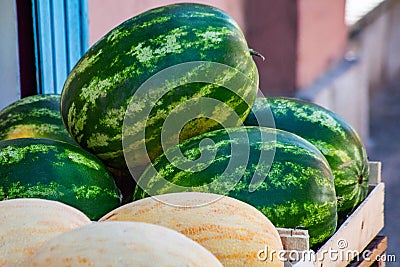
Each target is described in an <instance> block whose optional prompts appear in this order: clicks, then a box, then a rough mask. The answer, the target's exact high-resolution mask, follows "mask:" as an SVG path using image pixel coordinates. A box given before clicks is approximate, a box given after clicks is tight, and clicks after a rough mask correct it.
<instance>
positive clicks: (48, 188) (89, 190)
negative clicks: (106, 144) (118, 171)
mask: <svg viewBox="0 0 400 267" xmlns="http://www.w3.org/2000/svg"><path fill="white" fill-rule="evenodd" d="M13 198H41V199H48V200H56V201H59V202H62V203H65V204H67V205H70V206H72V207H75V208H76V209H79V210H81V211H82V212H83V213H85V214H86V215H87V216H88V217H89V218H90V219H92V220H97V219H99V218H100V217H101V216H103V215H104V214H106V213H107V212H109V211H110V210H112V209H114V208H116V207H118V206H119V205H120V197H119V192H118V189H117V188H116V186H115V183H114V180H113V178H112V177H111V176H110V174H109V173H108V171H107V169H106V167H105V166H104V165H103V163H102V162H101V161H100V160H99V159H97V158H96V157H95V156H94V155H92V154H90V153H89V152H87V151H85V150H83V149H82V148H80V147H78V146H75V145H72V144H69V143H66V142H62V141H58V140H52V139H46V138H19V139H12V140H4V141H0V200H5V199H13Z"/></svg>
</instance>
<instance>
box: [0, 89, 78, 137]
mask: <svg viewBox="0 0 400 267" xmlns="http://www.w3.org/2000/svg"><path fill="white" fill-rule="evenodd" d="M60 98H61V95H57V94H47V95H34V96H28V97H25V98H22V99H20V100H18V101H16V102H14V103H12V104H11V105H9V106H7V107H5V108H4V109H3V110H2V111H0V140H7V139H15V138H28V137H36V138H50V139H55V140H61V141H66V142H70V143H73V144H76V143H75V142H74V140H73V139H72V137H71V136H70V135H69V133H68V131H67V130H66V128H65V126H64V123H63V121H62V119H61V114H60Z"/></svg>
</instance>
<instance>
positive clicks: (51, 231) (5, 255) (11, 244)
mask: <svg viewBox="0 0 400 267" xmlns="http://www.w3.org/2000/svg"><path fill="white" fill-rule="evenodd" d="M90 223H92V222H91V221H90V219H89V218H88V217H87V216H86V215H85V214H83V213H82V212H81V211H79V210H77V209H75V208H73V207H70V206H68V205H65V204H62V203H60V202H57V201H52V200H44V199H35V198H28V199H23V198H20V199H11V200H3V201H0V266H13V267H14V266H20V265H21V264H22V263H23V262H24V261H26V260H29V257H30V256H31V255H32V254H33V253H35V251H36V250H37V249H38V247H40V246H41V245H42V244H43V243H44V242H46V241H48V240H50V239H52V238H53V237H55V236H57V235H59V234H61V233H64V232H66V231H70V230H72V229H75V228H77V227H80V226H83V225H87V224H90Z"/></svg>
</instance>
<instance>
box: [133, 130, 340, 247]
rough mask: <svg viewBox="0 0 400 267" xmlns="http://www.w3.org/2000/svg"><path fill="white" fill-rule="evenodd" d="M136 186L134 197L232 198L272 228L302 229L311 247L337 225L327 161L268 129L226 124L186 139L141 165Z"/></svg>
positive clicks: (292, 137) (288, 136)
mask: <svg viewBox="0 0 400 267" xmlns="http://www.w3.org/2000/svg"><path fill="white" fill-rule="evenodd" d="M138 185H139V186H138V187H137V188H136V190H135V193H134V199H135V200H137V199H141V198H144V197H147V196H149V195H151V196H155V195H161V194H166V193H173V192H184V191H200V192H210V193H216V194H221V195H222V194H223V195H227V196H230V197H233V198H236V199H238V200H241V201H243V202H246V203H248V204H250V205H252V206H254V207H256V208H257V209H258V210H260V211H261V212H262V213H263V214H264V215H265V216H267V217H268V219H270V221H271V222H272V223H273V224H274V225H275V226H277V227H284V228H295V227H300V226H301V227H305V228H306V229H308V231H309V234H310V244H311V245H313V246H314V245H315V246H316V245H317V244H320V243H322V242H323V241H324V240H326V239H327V238H328V237H330V236H331V235H332V234H333V233H334V232H335V229H336V226H337V200H336V194H335V187H334V183H333V175H332V172H331V170H330V168H329V165H328V162H327V161H326V159H325V158H324V156H323V155H322V154H321V152H319V150H318V149H317V148H316V147H315V146H313V145H312V144H311V143H309V142H308V141H306V140H305V139H303V138H301V137H298V136H296V135H294V134H292V133H289V132H285V131H281V130H276V129H273V128H266V127H250V126H247V127H245V126H244V127H235V128H227V129H221V130H216V131H212V132H208V133H204V134H202V135H199V136H196V137H193V138H191V139H188V140H186V141H184V142H182V143H181V144H180V145H177V146H174V147H171V148H170V149H168V150H167V151H166V152H165V153H164V154H163V155H161V156H160V157H158V158H157V159H156V160H155V161H154V164H153V165H150V166H149V167H148V168H146V170H145V171H144V173H143V175H142V176H141V177H140V178H139V180H138Z"/></svg>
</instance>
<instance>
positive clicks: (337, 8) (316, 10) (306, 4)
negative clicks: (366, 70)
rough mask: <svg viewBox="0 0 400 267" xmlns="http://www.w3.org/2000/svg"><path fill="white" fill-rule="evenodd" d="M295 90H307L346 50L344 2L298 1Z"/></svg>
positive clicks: (338, 0)
mask: <svg viewBox="0 0 400 267" xmlns="http://www.w3.org/2000/svg"><path fill="white" fill-rule="evenodd" d="M298 3H299V4H298V14H299V16H298V40H297V68H296V86H297V88H302V87H306V86H309V85H310V84H311V83H312V82H313V81H314V80H315V79H316V78H318V77H319V76H321V75H323V73H324V72H325V71H326V70H327V69H329V68H330V67H332V66H333V65H334V64H335V63H337V62H338V60H340V59H341V58H342V56H343V54H344V53H345V51H346V48H347V26H346V24H345V19H344V18H345V4H346V1H345V0H324V1H315V0H299V1H298Z"/></svg>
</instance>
